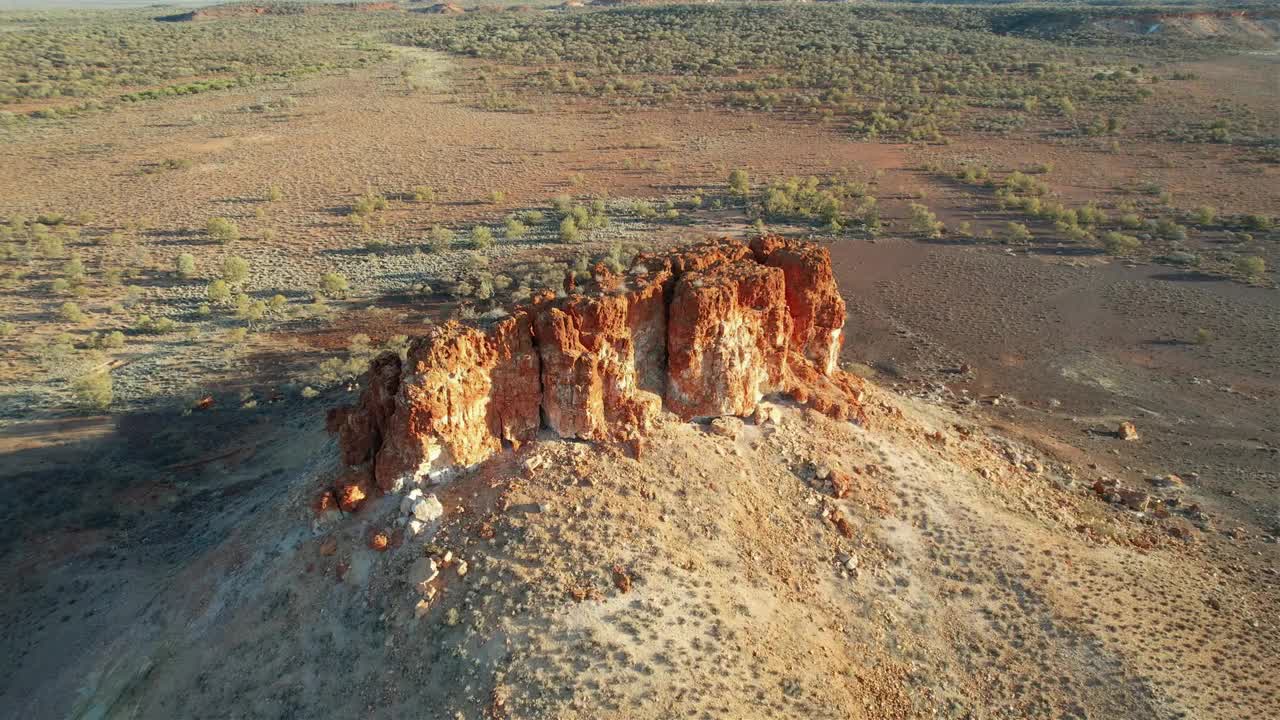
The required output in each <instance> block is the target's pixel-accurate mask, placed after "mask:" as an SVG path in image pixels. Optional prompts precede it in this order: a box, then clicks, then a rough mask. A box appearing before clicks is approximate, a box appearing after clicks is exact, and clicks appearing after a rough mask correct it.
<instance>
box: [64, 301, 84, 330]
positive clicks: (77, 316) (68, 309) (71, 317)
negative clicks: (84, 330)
mask: <svg viewBox="0 0 1280 720" xmlns="http://www.w3.org/2000/svg"><path fill="white" fill-rule="evenodd" d="M58 317H59V318H61V319H62V321H63V322H69V323H75V324H77V325H79V324H80V323H82V322H84V321H85V314H84V311H83V310H81V309H80V306H79V305H77V304H75V303H73V302H64V303H62V305H61V306H60V307H59V308H58Z"/></svg>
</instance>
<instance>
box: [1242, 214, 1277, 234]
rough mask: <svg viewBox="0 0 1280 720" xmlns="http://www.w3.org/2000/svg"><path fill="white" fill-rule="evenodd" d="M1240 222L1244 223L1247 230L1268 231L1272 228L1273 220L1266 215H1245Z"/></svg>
mask: <svg viewBox="0 0 1280 720" xmlns="http://www.w3.org/2000/svg"><path fill="white" fill-rule="evenodd" d="M1240 224H1241V225H1243V226H1244V227H1245V229H1246V230H1258V231H1266V230H1270V229H1271V226H1272V224H1273V221H1272V219H1271V218H1269V217H1267V216H1266V215H1245V216H1244V217H1243V218H1242V219H1241V221H1240Z"/></svg>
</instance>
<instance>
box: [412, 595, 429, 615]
mask: <svg viewBox="0 0 1280 720" xmlns="http://www.w3.org/2000/svg"><path fill="white" fill-rule="evenodd" d="M430 611H431V603H430V602H428V601H427V600H426V598H423V599H421V600H419V601H418V604H417V605H414V606H413V617H414V619H415V620H421V619H422V618H423V617H424V616H425V615H426V614H427V613H428V612H430Z"/></svg>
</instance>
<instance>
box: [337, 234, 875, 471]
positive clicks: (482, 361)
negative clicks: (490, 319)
mask: <svg viewBox="0 0 1280 720" xmlns="http://www.w3.org/2000/svg"><path fill="white" fill-rule="evenodd" d="M594 272H595V284H594V285H595V286H594V288H593V289H592V290H591V291H589V292H578V293H575V294H571V295H569V296H568V297H564V298H560V299H555V298H553V297H551V296H550V294H546V295H544V296H543V297H539V298H535V299H534V301H533V302H532V303H530V304H529V305H526V306H522V307H520V308H517V309H515V310H514V311H513V312H512V313H511V314H510V315H508V316H507V317H505V318H503V319H502V320H500V321H497V322H495V323H493V324H491V325H489V326H487V327H475V326H469V325H464V324H462V323H459V322H449V323H445V324H443V325H440V326H437V327H435V328H433V329H432V330H431V331H430V332H428V333H427V334H426V335H424V336H421V337H418V338H415V339H414V340H413V341H412V342H411V343H410V346H409V350H408V352H407V355H406V358H405V360H404V361H403V362H402V361H401V360H400V358H399V357H397V356H395V355H394V354H385V355H382V356H380V357H378V358H377V359H375V360H374V361H373V362H372V363H371V364H370V368H369V372H368V374H367V378H366V384H365V388H364V391H363V392H362V394H361V396H360V399H359V401H358V402H357V403H356V404H355V405H352V406H347V407H342V408H336V409H334V410H332V411H331V412H330V415H329V421H328V427H329V430H330V431H331V432H334V433H337V434H338V435H339V436H340V446H341V452H342V461H343V463H344V464H346V465H349V466H355V467H359V466H369V465H371V466H372V471H373V476H374V478H375V479H376V482H377V484H378V486H379V487H380V488H381V489H382V490H383V491H394V490H399V489H401V488H402V487H404V486H405V485H411V484H417V483H420V482H422V481H424V480H430V481H434V480H437V479H439V478H440V477H442V476H445V475H447V474H448V473H450V472H452V471H453V470H455V469H457V468H459V467H466V466H470V465H474V464H475V463H478V462H480V461H482V460H484V459H485V458H487V457H489V456H491V455H493V454H494V453H496V452H498V451H500V450H501V449H502V448H503V447H516V448H518V447H519V446H520V445H521V444H522V443H524V442H527V441H529V440H531V439H533V437H534V436H535V435H536V434H537V433H538V432H539V430H541V429H547V430H550V431H552V432H554V433H556V434H557V435H559V436H560V437H566V438H578V439H583V440H591V441H599V442H621V443H628V444H633V445H634V446H636V447H639V444H640V443H641V442H642V440H643V437H644V435H645V434H646V432H647V431H648V430H649V429H650V427H651V426H652V425H653V423H654V422H656V421H657V419H658V418H659V417H660V416H661V414H662V413H663V411H664V410H666V411H670V412H672V413H674V414H675V415H677V416H678V417H680V418H681V419H684V420H689V419H693V418H699V417H714V416H723V415H738V416H746V415H750V414H751V413H752V412H754V410H755V408H756V405H757V404H758V403H759V402H760V400H762V399H763V398H764V397H766V396H768V395H773V394H785V395H789V396H791V397H793V398H795V399H796V400H797V401H799V402H802V403H805V404H809V405H811V406H812V407H814V408H816V409H818V410H820V411H822V412H824V413H826V414H829V415H833V416H837V417H841V418H848V419H861V417H862V415H861V410H860V405H859V400H860V397H861V385H860V381H859V380H858V379H857V378H854V377H852V376H848V375H846V374H844V373H842V372H840V371H839V370H838V369H837V367H836V360H837V358H838V356H839V353H840V347H841V344H842V342H843V339H844V335H843V326H844V317H845V307H844V301H843V299H842V298H841V297H840V294H839V291H838V289H837V288H836V285H835V278H834V275H833V273H832V271H831V261H830V257H829V255H828V253H827V251H826V249H825V248H822V247H820V246H817V245H812V244H808V243H803V242H798V241H791V240H786V239H783V238H780V237H776V236H765V237H762V238H759V239H757V240H755V241H754V242H752V243H751V245H747V244H745V243H742V242H738V241H733V240H728V239H724V240H715V241H708V242H705V243H702V244H700V245H696V246H693V247H691V248H687V249H682V250H676V251H670V252H666V253H657V254H646V255H641V256H638V257H637V258H636V259H635V261H634V262H633V263H632V265H631V268H630V269H629V270H628V271H627V272H626V273H623V274H616V273H613V272H611V271H609V270H608V269H606V268H604V267H601V266H598V267H597V268H596V269H595V271H594Z"/></svg>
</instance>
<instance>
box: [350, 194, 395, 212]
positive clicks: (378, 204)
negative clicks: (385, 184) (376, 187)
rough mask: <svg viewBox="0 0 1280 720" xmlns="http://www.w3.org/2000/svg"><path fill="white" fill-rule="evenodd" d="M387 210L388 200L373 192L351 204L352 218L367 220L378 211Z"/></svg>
mask: <svg viewBox="0 0 1280 720" xmlns="http://www.w3.org/2000/svg"><path fill="white" fill-rule="evenodd" d="M386 208H387V199H386V198H385V197H383V196H381V195H379V194H377V193H375V192H373V191H369V192H366V193H365V194H363V195H361V196H360V197H358V198H356V201H355V202H354V203H352V204H351V216H352V217H354V218H367V217H369V216H370V215H372V214H373V213H375V212H377V211H378V210H385V209H386Z"/></svg>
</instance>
